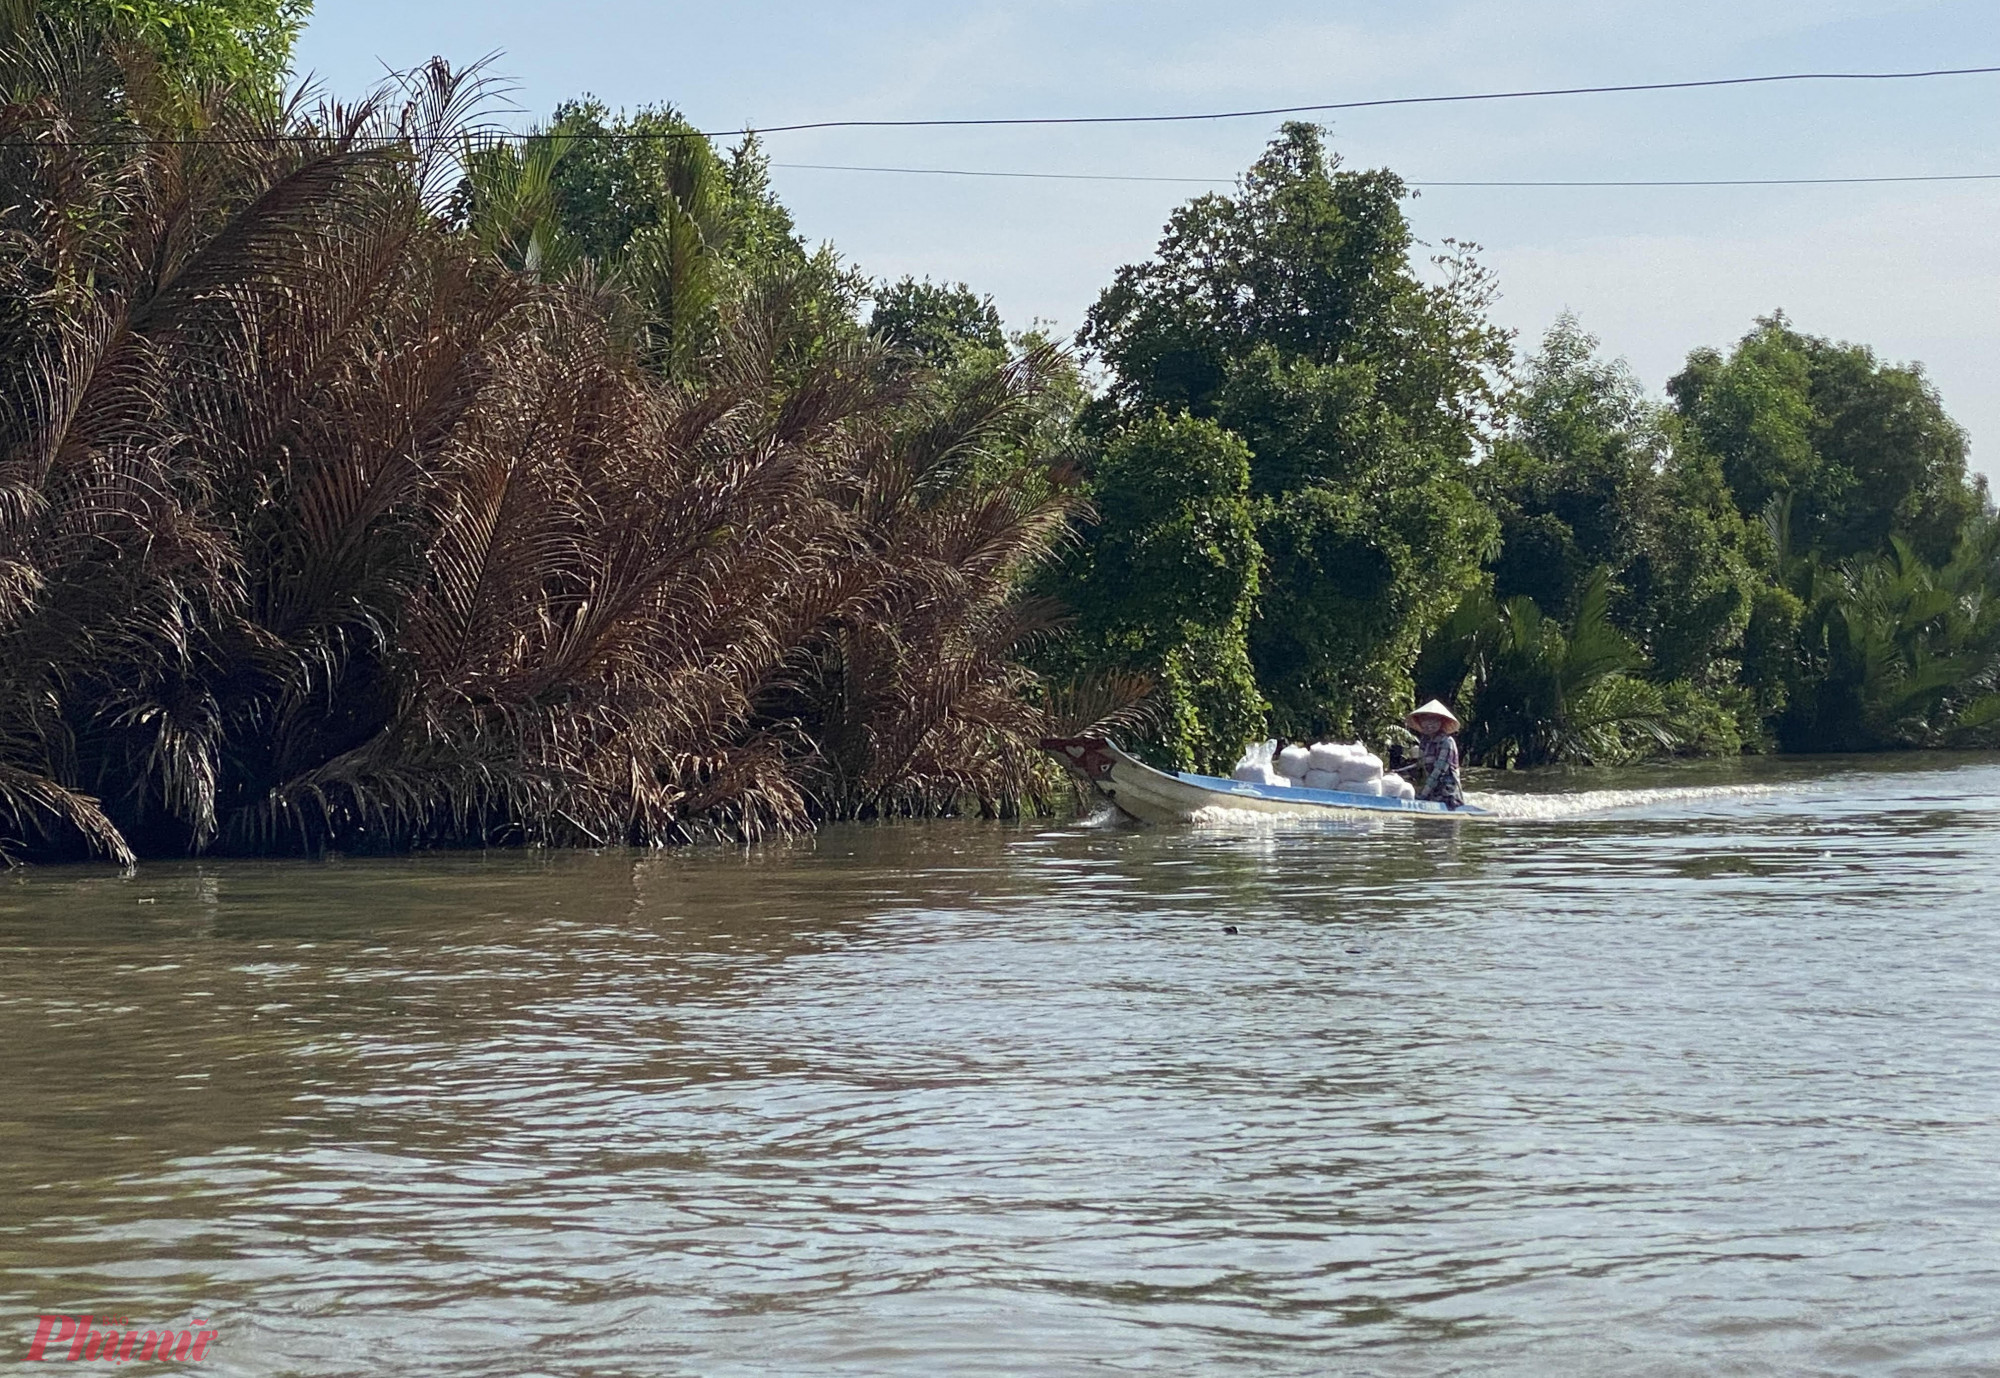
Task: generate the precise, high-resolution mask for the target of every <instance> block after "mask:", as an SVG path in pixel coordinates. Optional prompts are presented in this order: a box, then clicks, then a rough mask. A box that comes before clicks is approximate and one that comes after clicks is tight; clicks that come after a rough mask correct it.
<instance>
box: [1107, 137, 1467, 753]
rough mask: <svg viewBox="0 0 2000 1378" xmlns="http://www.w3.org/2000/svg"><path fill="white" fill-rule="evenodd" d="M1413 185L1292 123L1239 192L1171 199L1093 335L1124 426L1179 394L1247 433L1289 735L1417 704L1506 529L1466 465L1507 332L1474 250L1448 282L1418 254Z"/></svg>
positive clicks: (1452, 267)
mask: <svg viewBox="0 0 2000 1378" xmlns="http://www.w3.org/2000/svg"><path fill="white" fill-rule="evenodd" d="M1403 195H1404V190H1403V185H1402V183H1401V182H1400V181H1399V180H1398V179H1397V178H1396V177H1395V176H1394V175H1393V174H1390V173H1386V172H1366V173H1356V172H1347V171H1344V170H1342V169H1341V168H1340V166H1339V163H1338V160H1337V159H1335V158H1332V157H1330V156H1329V155H1328V153H1327V151H1326V149H1325V146H1324V143H1323V139H1322V135H1321V132H1320V131H1319V130H1318V129H1316V128H1315V127H1313V126H1310V125H1300V124H1294V125H1288V126H1287V127H1286V128H1285V131H1284V133H1283V135H1282V136H1281V137H1280V138H1279V139H1278V140H1276V141H1275V142H1274V143H1273V144H1272V145H1271V147H1270V149H1269V150H1268V151H1267V152H1266V153H1265V155H1264V156H1263V157H1262V158H1260V159H1259V160H1258V162H1257V163H1256V165H1255V166H1254V167H1252V168H1251V169H1250V171H1249V172H1248V174H1246V176H1245V177H1244V179H1243V183H1242V186H1241V188H1240V190H1239V192H1238V193H1237V194H1236V195H1234V196H1222V195H1211V196H1204V197H1200V198H1198V199H1196V200H1194V201H1192V202H1190V203H1189V204H1188V205H1186V206H1184V207H1182V208H1181V209H1180V210H1178V211H1176V212H1175V213H1174V216H1173V218H1172V220H1171V221H1169V223H1168V225H1167V231H1166V235H1165V237H1164V238H1163V239H1162V240H1161V243H1160V248H1159V252H1158V255H1157V256H1156V257H1155V258H1154V259H1153V260H1152V261H1150V262H1147V263H1143V264H1138V265H1135V266H1131V267H1127V268H1123V269H1120V270H1119V273H1118V275H1117V278H1116V280H1115V281H1114V282H1113V284H1112V286H1111V287H1110V288H1109V289H1107V290H1106V292H1105V293H1104V295H1103V296H1102V297H1101V298H1100V299H1099V301H1098V303H1097V305H1096V306H1095V307H1094V308H1093V309H1092V310H1091V312H1090V315H1089V318H1088V320H1087V322H1086V324H1085V326H1084V329H1083V331H1082V334H1081V336H1080V339H1081V341H1082V342H1083V343H1084V344H1085V345H1086V346H1087V347H1089V348H1091V349H1092V350H1094V351H1095V352H1096V353H1097V354H1098V356H1099V357H1100V358H1101V359H1102V360H1103V362H1104V364H1105V366H1106V367H1107V368H1108V369H1109V370H1110V373H1111V380H1110V388H1109V394H1108V397H1107V399H1106V402H1105V404H1104V406H1103V407H1102V408H1101V414H1100V416H1099V417H1098V418H1097V424H1098V425H1099V426H1100V427H1102V428H1103V429H1104V430H1105V431H1106V433H1107V434H1110V435H1113V436H1115V435H1116V434H1117V433H1118V431H1119V430H1120V429H1121V428H1125V427H1130V426H1133V425H1138V424H1145V423H1146V422H1147V419H1148V418H1150V417H1151V416H1153V415H1154V414H1155V413H1157V412H1161V411H1165V412H1168V413H1175V412H1184V413H1186V414H1187V415H1189V416H1192V417H1196V418H1199V419H1201V420H1205V421H1212V422H1214V423H1216V424H1217V425H1219V426H1221V427H1223V428H1225V429H1226V430H1228V431H1229V432H1230V433H1231V434H1233V435H1235V436H1237V437H1239V438H1240V439H1241V440H1242V441H1243V442H1244V443H1245V444H1246V445H1247V446H1248V447H1249V451H1250V490H1251V493H1252V494H1253V495H1254V497H1255V499H1256V525H1257V538H1258V541H1259V544H1260V545H1261V547H1262V549H1263V552H1264V566H1263V578H1262V580H1261V582H1260V584H1259V592H1258V602H1257V606H1256V608H1255V611H1254V616H1253V618H1252V620H1251V624H1250V628H1249V637H1250V653H1251V658H1252V661H1253V662H1254V664H1255V667H1256V677H1257V683H1258V686H1259V687H1260V689H1261V691H1262V693H1263V695H1264V696H1265V697H1266V698H1267V699H1268V700H1269V702H1270V704H1271V709H1272V712H1271V724H1272V726H1273V727H1275V728H1276V729H1277V730H1279V731H1281V732H1287V733H1295V734H1322V733H1329V732H1331V733H1343V734H1344V733H1347V732H1349V731H1353V730H1362V729H1373V728H1379V727H1380V726H1381V725H1382V724H1384V723H1386V722H1389V721H1393V720H1394V719H1395V718H1396V717H1397V716H1399V715H1400V713H1401V712H1403V711H1406V707H1407V701H1408V698H1409V695H1410V693H1411V692H1412V689H1413V685H1412V682H1411V679H1410V666H1411V662H1412V661H1413V660H1414V659H1415V656H1416V654H1417V650H1418V648H1419V646H1420V645H1421V643H1422V641H1423V639H1424V637H1425V636H1426V635H1427V634H1428V633H1429V632H1430V631H1431V630H1433V629H1434V628H1435V627H1436V626H1437V625H1438V623H1439V622H1440V621H1441V620H1442V619H1443V617H1444V616H1445V615H1446V614H1447V613H1449V612H1450V611H1451V609H1452V607H1453V606H1454V605H1455V604H1456V602H1457V601H1458V599H1459V598H1460V597H1461V596H1463V595H1464V594H1466V593H1467V592H1469V591H1470V590H1471V589H1473V588H1474V587H1475V586H1476V585H1477V583H1478V580H1479V572H1480V565H1481V560H1482V557H1484V556H1485V555H1486V554H1487V553H1488V552H1489V549H1490V547H1491V544H1492V539H1493V521H1492V517H1491V516H1490V514H1489V513H1488V512H1487V510H1486V508H1485V507H1484V506H1483V505H1481V504H1480V502H1479V501H1478V499H1477V498H1476V497H1475V496H1474V494H1473V491H1472V488H1471V486H1470V483H1471V477H1472V467H1471V461H1472V459H1473V456H1474V453H1475V450H1476V446H1477V442H1478V438H1479V427H1480V423H1481V420H1482V418H1484V417H1485V416H1487V415H1488V414H1489V413H1490V412H1491V411H1492V409H1493V407H1494V404H1495V400H1496V399H1495V394H1494V390H1493V384H1494V380H1495V370H1497V369H1498V368H1499V367H1500V366H1501V365H1502V364H1504V362H1505V360H1506V358H1507V348H1506V341H1505V338H1504V336H1503V335H1502V334H1501V332H1499V331H1498V330H1496V329H1494V328H1492V327H1491V326H1489V325H1488V324H1487V323H1486V321H1485V318H1484V314H1483V313H1484V305H1485V302H1486V299H1487V295H1488V293H1489V290H1490V285H1489V283H1488V281H1487V279H1486V277H1485V275H1484V274H1483V273H1482V272H1481V271H1480V270H1479V269H1478V267H1477V266H1476V264H1474V263H1473V262H1472V260H1471V258H1470V256H1469V254H1468V253H1467V252H1465V251H1464V250H1463V249H1462V248H1460V247H1459V246H1451V249H1450V252H1448V253H1447V255H1446V256H1444V257H1443V258H1442V259H1441V260H1440V261H1439V264H1438V266H1439V268H1440V269H1441V270H1442V271H1441V280H1440V281H1437V282H1434V283H1427V282H1426V281H1424V280H1423V279H1422V278H1421V277H1420V276H1419V275H1418V273H1417V272H1416V271H1415V268H1414V267H1413V265H1412V264H1411V262H1410V251H1411V247H1412V240H1411V236H1410V230H1409V225H1408V223H1407V221H1406V220H1405V219H1404V217H1403V214H1402V210H1401V206H1400V200H1401V197H1402V196H1403ZM1218 630H1219V628H1218Z"/></svg>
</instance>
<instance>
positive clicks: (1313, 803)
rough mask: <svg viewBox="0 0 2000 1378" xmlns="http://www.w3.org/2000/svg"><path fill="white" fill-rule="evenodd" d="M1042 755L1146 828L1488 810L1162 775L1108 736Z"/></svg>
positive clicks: (1074, 740) (1059, 745) (1048, 743)
mask: <svg viewBox="0 0 2000 1378" xmlns="http://www.w3.org/2000/svg"><path fill="white" fill-rule="evenodd" d="M1041 745H1042V749H1043V750H1044V751H1047V752H1048V753H1050V754H1051V755H1053V756H1054V757H1056V759H1058V760H1060V761H1062V762H1063V763H1064V764H1065V765H1067V766H1068V767H1069V768H1070V769H1071V770H1072V771H1073V772H1074V773H1076V774H1077V775H1079V776H1081V777H1082V778H1083V779H1084V780H1085V781H1086V782H1088V783H1089V785H1090V786H1091V788H1093V789H1095V790H1096V791H1097V792H1098V793H1099V794H1100V795H1102V796H1103V797H1104V798H1105V799H1107V800H1109V801H1110V802H1111V803H1112V804H1114V805H1115V806H1117V807H1118V808H1119V809H1120V810H1122V811H1123V812H1125V813H1127V814H1130V815H1131V816H1132V817H1133V818H1136V819H1138V820H1139V821H1140V822H1142V823H1189V822H1192V821H1194V819H1195V818H1196V816H1197V815H1199V814H1201V813H1203V812H1205V811H1208V810H1213V809H1233V810H1237V811H1239V812H1244V813H1265V814H1274V815H1279V816H1283V817H1291V818H1351V819H1378V820H1379V819H1382V818H1388V817H1395V816H1411V815H1414V816H1418V817H1423V816H1433V817H1435V816H1438V815H1444V816H1448V817H1453V818H1457V817H1463V816H1466V815H1479V814H1482V813H1484V812H1485V810H1483V809H1477V808H1473V807H1471V806H1470V805H1468V806H1466V807H1464V808H1459V809H1451V808H1447V807H1445V806H1444V805H1443V804H1439V803H1436V802H1434V801H1432V800H1428V799H1388V798H1383V797H1381V796H1379V795H1373V794H1350V793H1348V792H1347V791H1345V790H1330V789H1306V788H1304V787H1303V786H1291V787H1287V786H1279V785H1253V784H1248V783H1246V782H1244V781H1241V780H1225V779H1222V778H1221V777H1220V776H1215V775H1193V774H1189V773H1187V772H1185V771H1183V772H1178V773H1174V774H1169V773H1168V772H1166V771H1164V770H1155V769H1154V768H1153V767H1151V766H1149V765H1147V764H1146V763H1145V762H1144V761H1141V760H1139V759H1138V758H1137V757H1136V756H1132V755H1130V754H1128V753H1126V752H1124V751H1122V750H1120V749H1119V748H1118V746H1117V745H1116V744H1115V743H1113V742H1112V741H1111V740H1110V739H1109V738H1106V737H1050V738H1047V739H1046V740H1044V741H1043V742H1042V744H1041Z"/></svg>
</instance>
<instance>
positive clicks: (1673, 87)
mask: <svg viewBox="0 0 2000 1378" xmlns="http://www.w3.org/2000/svg"><path fill="white" fill-rule="evenodd" d="M1994 73H2000V66H1991V67H1935V68H1928V69H1925V70H1922V71H1910V72H1778V73H1773V74H1770V75H1765V76H1752V77H1709V78H1704V79H1702V80H1698V81H1649V82H1627V83H1623V84H1619V85H1612V86H1558V87H1547V88H1542V89H1535V90H1519V91H1474V92H1465V93H1459V94H1455V95H1443V96H1384V97H1379V98H1376V99H1372V100H1350V101H1331V102H1326V103H1322V104H1318V105H1274V106H1266V107H1263V108H1260V109H1255V110H1212V111H1201V112H1196V113H1191V114H1181V115H1011V116H992V117H984V118H971V119H913V120H808V121H802V122H800V123H795V124H772V125H765V126H763V127H762V128H750V127H747V126H746V127H745V128H742V129H660V130H646V131H643V132H642V131H633V130H610V129H603V130H593V131H565V133H564V134H563V135H562V137H563V138H565V139H577V140H582V139H588V140H591V141H593V142H612V143H623V142H636V141H640V140H645V139H663V138H686V139H730V138H741V137H746V136H749V135H752V134H755V135H759V136H763V135H767V134H795V133H801V132H805V131H809V130H823V129H964V128H992V127H996V126H1029V125H1095V124H1186V123H1191V122H1196V121H1208V120H1242V119H1267V118H1269V117H1271V116H1273V115H1313V114H1330V113H1333V112H1336V111H1341V110H1379V109H1386V108H1389V107H1392V106H1411V105H1453V104H1464V103H1468V102H1479V101H1510V100H1536V99H1542V98H1545V97H1552V96H1603V95H1622V94H1631V93H1634V92H1645V91H1694V90H1706V89H1713V88H1716V87H1727V86H1768V85H1773V84H1777V83H1782V82H1817V81H1840V82H1850V81H1851V82H1883V81H1918V80H1925V79H1929V78H1934V77H1967V76H1989V75H1992V74H1994ZM322 137H323V136H321V135H316V134H276V135H260V136H255V137H243V136H215V135H193V136H189V137H184V138H165V139H162V138H156V137H153V136H149V135H132V136H130V137H125V138H101V139H66V140H47V141H41V140H28V139H21V138H18V137H16V138H13V139H6V140H0V146H24V145H26V144H29V143H47V144H50V145H60V146H63V147H73V148H90V147H112V146H120V147H122V146H125V145H129V144H134V143H154V144H161V145H178V144H202V143H209V144H239V143H269V142H273V141H283V140H294V139H296V140H306V139H315V140H316V139H320V138H322ZM476 137H477V138H478V139H480V140H482V141H491V142H514V141H522V140H527V139H532V138H535V137H537V135H536V134H535V133H533V132H530V133H514V132H506V131H497V130H488V131H480V133H479V134H478V135H477V136H476ZM383 142H385V143H394V142H397V140H394V139H386V140H384V141H383ZM1021 175H1029V174H1021ZM1048 175H1051V176H1053V175H1055V174H1048ZM1175 180H1181V179H1175ZM1185 180H1197V179H1185Z"/></svg>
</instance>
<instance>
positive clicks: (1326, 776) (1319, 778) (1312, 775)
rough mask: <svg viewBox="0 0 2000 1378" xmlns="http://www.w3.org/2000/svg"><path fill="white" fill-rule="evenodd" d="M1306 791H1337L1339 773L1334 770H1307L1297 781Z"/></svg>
mask: <svg viewBox="0 0 2000 1378" xmlns="http://www.w3.org/2000/svg"><path fill="white" fill-rule="evenodd" d="M1299 783H1300V784H1302V785H1304V786H1305V787H1306V788H1307V789H1339V788H1340V772H1338V771H1334V770H1309V771H1307V772H1306V773H1305V778H1304V779H1302V780H1300V781H1299Z"/></svg>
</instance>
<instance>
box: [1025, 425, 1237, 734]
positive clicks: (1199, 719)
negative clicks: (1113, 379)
mask: <svg viewBox="0 0 2000 1378" xmlns="http://www.w3.org/2000/svg"><path fill="white" fill-rule="evenodd" d="M1249 487H1250V451H1249V448H1248V447H1247V446H1246V445H1244V443H1243V442H1242V441H1241V440H1240V439H1238V438H1237V437H1236V436H1233V435H1231V434H1230V433H1229V432H1228V431H1226V430H1224V429H1223V428H1222V427H1221V426H1219V425H1217V424H1216V423H1215V422H1213V421H1199V420H1196V419H1194V418H1193V417H1190V416H1187V415H1186V414H1184V413H1183V414H1181V415H1179V416H1168V415H1166V414H1164V413H1156V414H1154V415H1152V416H1149V417H1146V418H1143V419H1141V420H1137V421H1134V422H1133V423H1132V424H1130V425H1128V426H1125V427H1123V428H1122V429H1120V430H1119V431H1118V433H1117V434H1116V435H1114V436H1113V437H1112V438H1111V440H1110V441H1109V443H1108V444H1106V446H1105V447H1104V451H1103V454H1102V455H1101V456H1100V457H1099V459H1098V460H1097V463H1096V464H1095V466H1094V469H1093V472H1092V475H1091V480H1090V484H1089V487H1088V494H1089V496H1090V498H1091V500H1092V501H1093V503H1094V504H1095V506H1096V518H1097V519H1096V521H1095V523H1094V524H1093V527H1092V531H1091V539H1089V540H1088V541H1087V542H1086V543H1085V544H1084V546H1083V548H1082V549H1081V550H1080V551H1079V552H1078V554H1077V556H1076V558H1075V559H1074V560H1073V561H1072V562H1071V565H1070V567H1069V568H1068V569H1067V570H1066V571H1065V574H1066V578H1065V579H1064V580H1063V582H1062V587H1061V594H1062V596H1063V598H1064V599H1065V601H1066V602H1068V603H1069V604H1070V605H1071V606H1072V607H1074V608H1075V609H1076V613H1075V621H1074V626H1073V628H1072V632H1071V635H1070V637H1069V638H1067V639H1066V641H1065V648H1066V649H1067V650H1068V651H1069V653H1070V654H1071V655H1072V656H1075V655H1076V654H1077V653H1078V651H1079V649H1081V650H1082V652H1083V653H1084V654H1086V655H1087V656H1088V657H1090V658H1091V659H1092V660H1094V661H1096V662H1097V663H1099V664H1106V663H1108V664H1111V665H1114V666H1117V667H1119V668H1124V669H1129V670H1135V671H1139V672H1142V673H1145V674H1148V675H1150V676H1152V677H1153V678H1155V679H1156V680H1157V681H1158V684H1159V691H1158V696H1157V700H1156V703H1155V710H1156V714H1157V720H1156V726H1155V730H1154V733H1153V736H1152V740H1151V741H1149V742H1148V743H1146V745H1147V746H1149V747H1151V748H1153V754H1155V755H1157V756H1158V757H1159V759H1160V761H1161V763H1162V764H1166V765H1171V766H1173V767H1175V768H1177V769H1195V770H1203V771H1209V772H1216V771H1223V772H1226V771H1227V770H1228V768H1229V767H1230V766H1231V765H1233V764H1234V763H1235V760H1236V757H1237V755H1238V754H1239V753H1240V752H1241V751H1242V749H1243V743H1244V742H1246V741H1248V740H1249V739H1250V738H1251V737H1252V736H1255V735H1256V734H1257V733H1258V732H1260V731H1261V730H1262V726H1263V718H1264V709H1265V704H1264V701H1263V699H1262V698H1261V697H1260V696H1259V694H1258V692H1257V685H1256V679H1255V675H1254V673H1253V672H1252V670H1251V667H1250V655H1249V642H1248V634H1249V625H1250V617H1251V614H1252V612H1253V610H1254V608H1255V606H1256V598H1257V588H1258V582H1257V581H1258V563H1259V560H1260V551H1259V548H1258V544H1257V533H1256V522H1255V518H1254V516H1253V513H1252V507H1251V502H1250V497H1249Z"/></svg>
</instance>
